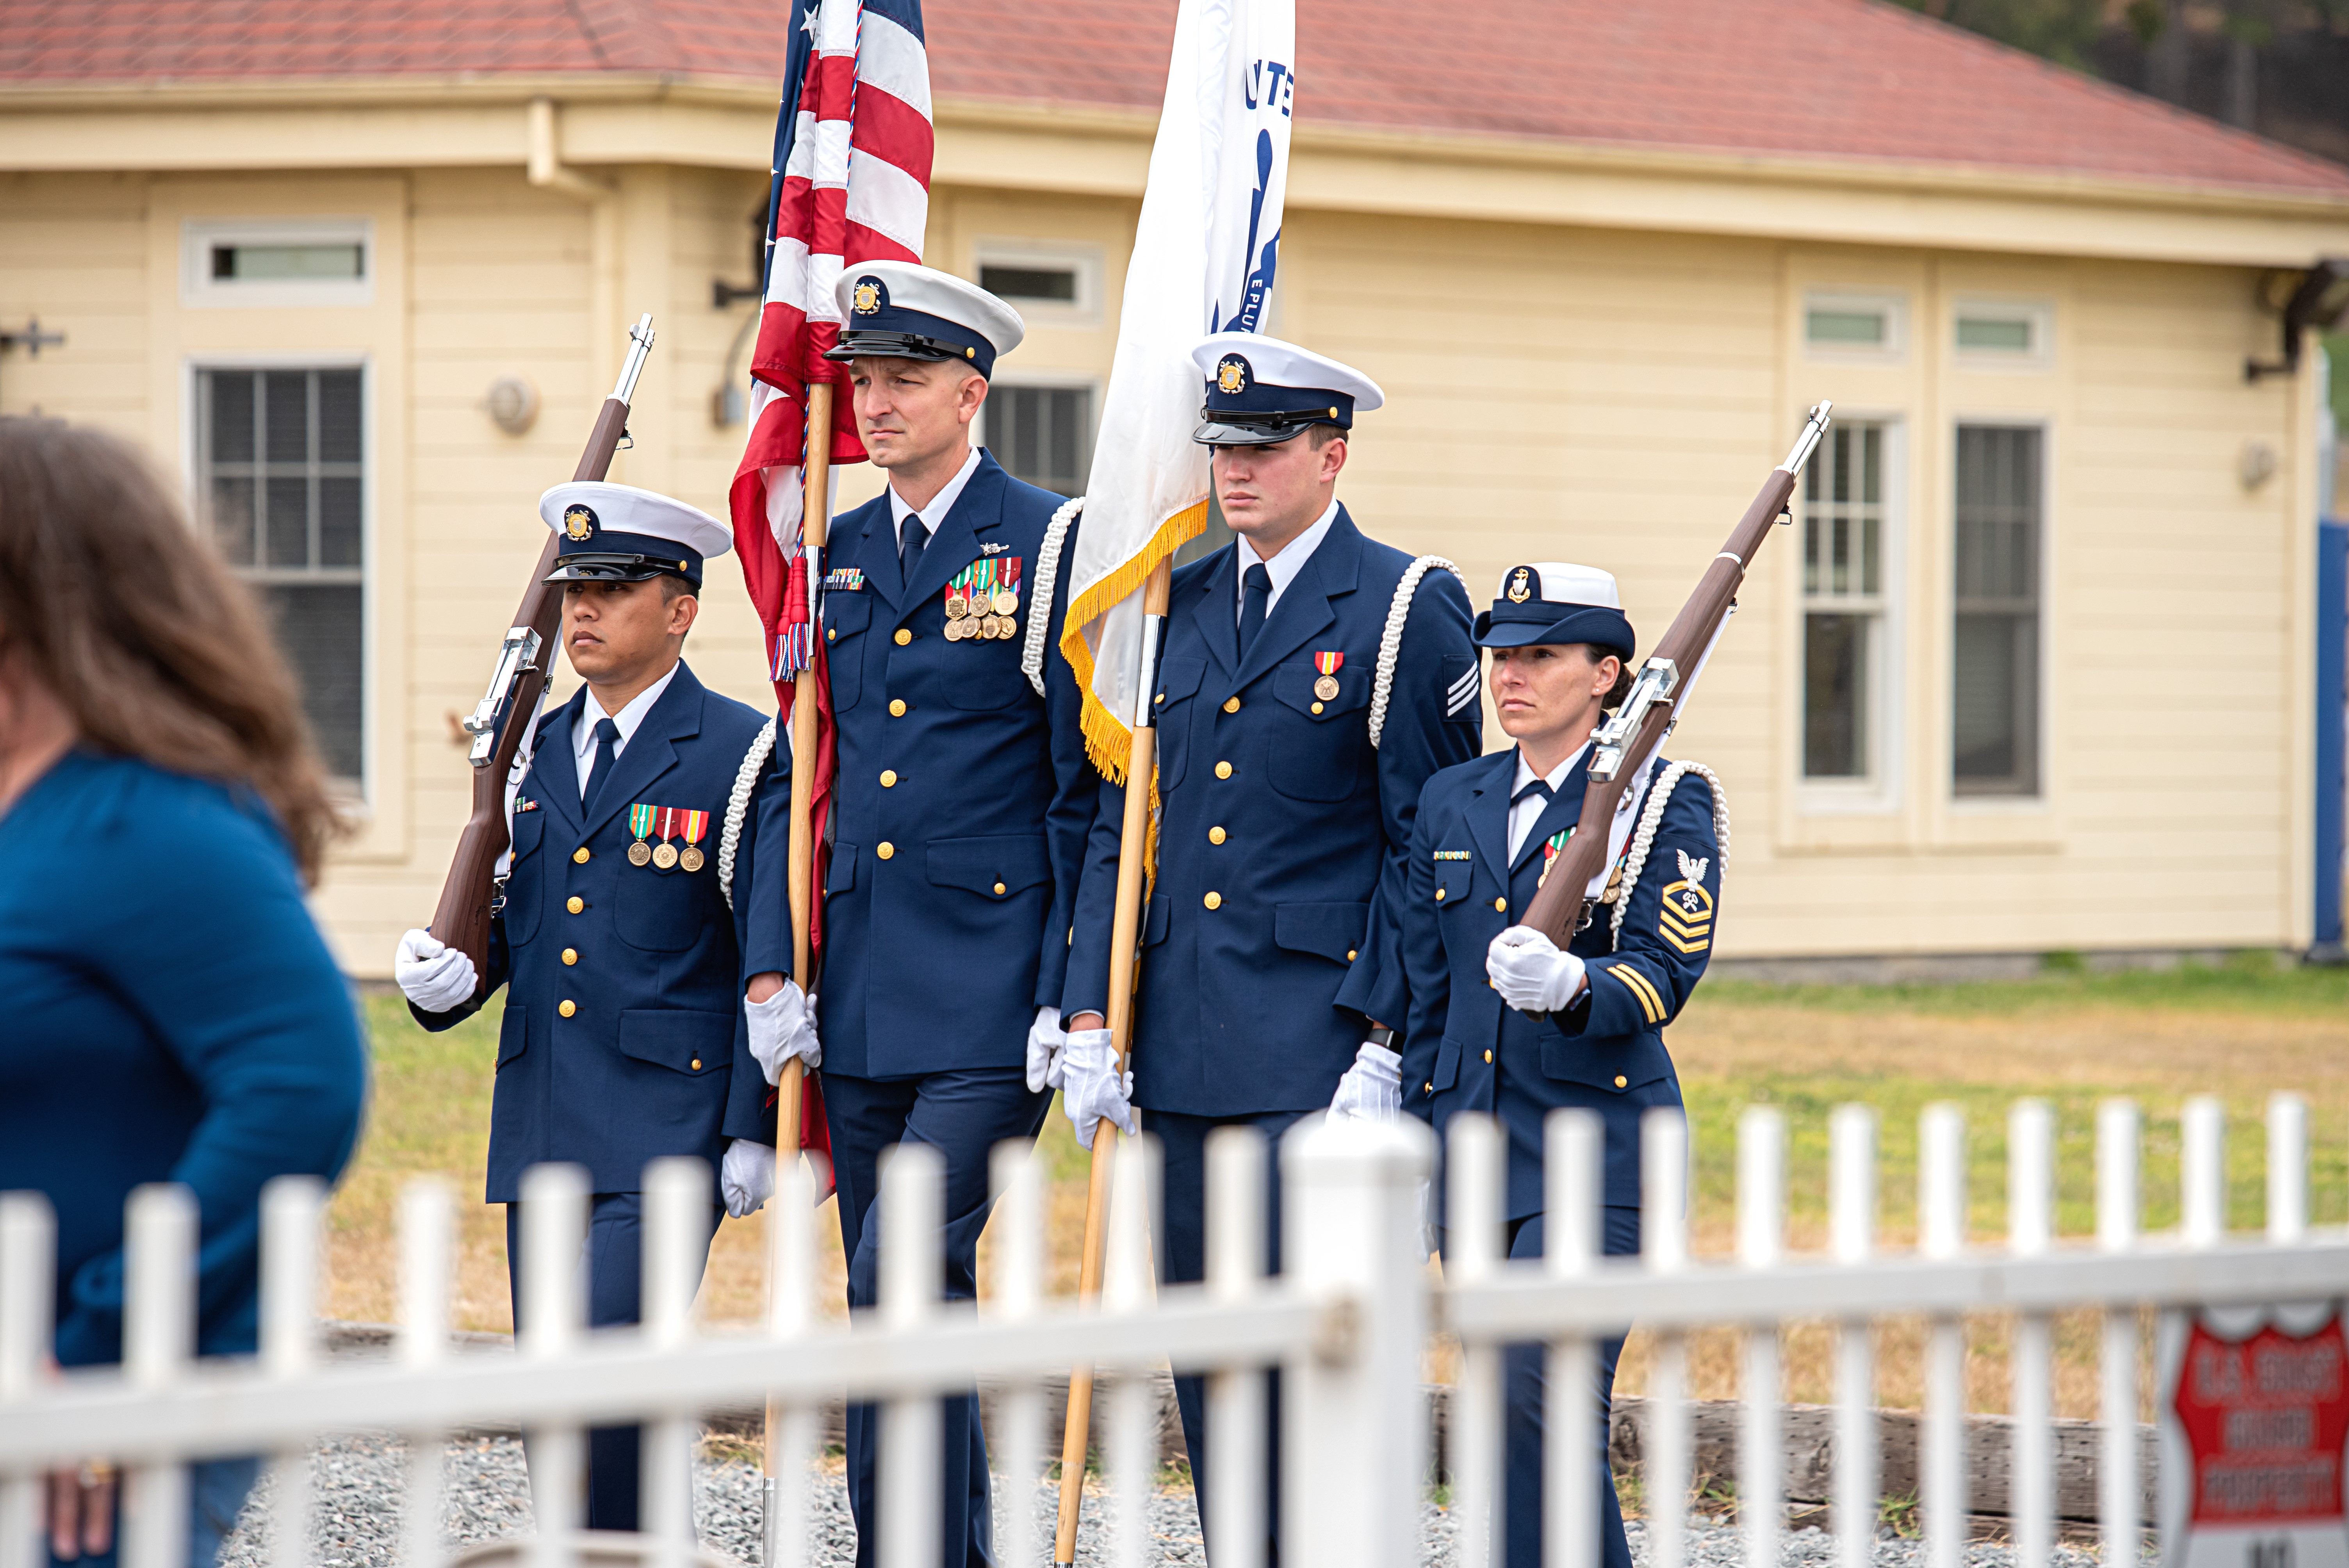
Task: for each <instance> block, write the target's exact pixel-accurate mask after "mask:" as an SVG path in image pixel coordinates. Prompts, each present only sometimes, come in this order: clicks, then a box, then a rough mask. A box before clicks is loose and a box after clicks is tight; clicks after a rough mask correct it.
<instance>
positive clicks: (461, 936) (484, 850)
mask: <svg viewBox="0 0 2349 1568" xmlns="http://www.w3.org/2000/svg"><path fill="white" fill-rule="evenodd" d="M628 338H629V347H628V355H627V359H626V363H625V364H623V365H622V366H621V369H620V379H619V382H618V384H617V385H616V386H615V387H613V388H612V395H611V396H610V397H606V398H605V399H604V406H603V407H602V408H600V409H598V410H597V411H596V414H595V428H594V429H592V430H590V431H589V432H588V435H587V447H586V449H585V451H583V452H581V453H580V454H579V466H578V467H577V468H575V469H573V470H572V472H571V477H572V478H573V479H574V480H600V479H602V478H603V477H604V476H605V473H607V472H608V471H610V469H611V467H612V454H613V453H614V452H616V451H617V450H618V449H619V446H620V439H621V438H622V437H623V436H625V435H626V433H627V428H628V405H629V402H630V401H631V399H633V398H634V397H636V377H638V376H640V375H642V374H643V373H644V368H645V356H647V355H648V354H650V353H651V352H652V346H653V318H652V316H651V315H650V314H649V313H648V314H647V315H643V316H641V317H639V318H638V319H637V321H636V325H635V326H634V327H631V328H630V329H629V331H628ZM555 552H556V536H555V535H554V533H553V532H552V531H550V532H549V533H548V534H547V536H546V544H545V547H544V548H543V549H542V550H541V551H540V552H538V564H537V565H536V566H534V567H533V568H532V569H531V573H530V582H529V583H528V584H527V585H526V586H525V587H524V588H523V594H522V603H520V604H518V605H516V606H515V608H514V614H513V620H512V623H510V628H511V629H510V630H508V632H507V633H506V636H505V641H504V643H503V644H502V645H501V647H500V649H499V655H498V664H497V668H496V669H495V670H494V671H493V672H492V674H491V676H490V689H489V691H488V692H487V693H486V694H485V695H484V696H482V698H481V706H480V707H476V708H475V709H474V710H473V717H471V718H469V719H467V720H465V728H466V730H467V731H468V732H469V733H470V734H471V736H472V737H473V747H472V751H471V757H470V760H471V763H472V765H473V809H472V814H471V816H470V817H468V818H467V819H466V820H465V830H464V831H463V832H462V833H460V835H459V836H458V839H457V852H456V854H455V855H454V856H452V857H451V858H450V862H449V880H448V881H447V882H443V883H441V884H440V908H438V909H437V910H435V911H434V912H433V914H432V924H431V926H430V930H431V933H432V934H433V935H434V936H436V937H439V938H440V940H441V941H442V942H445V943H447V944H449V945H450V946H451V947H454V948H456V949H458V950H459V951H460V952H462V953H463V954H465V956H467V957H468V958H471V960H472V961H473V975H474V983H473V995H475V996H479V995H481V990H482V987H484V986H486V985H488V984H489V978H490V916H491V914H492V911H493V909H494V907H495V903H496V900H497V893H498V889H497V867H498V857H499V856H500V855H502V854H504V853H505V852H506V847H507V846H508V845H509V844H510V843H512V832H511V829H510V828H509V825H508V823H507V821H506V774H507V773H508V772H509V771H510V770H511V769H512V767H513V760H514V757H515V755H516V754H517V753H518V752H520V751H521V749H522V743H523V738H524V736H525V733H526V732H527V731H528V729H529V728H530V723H531V718H532V717H533V715H534V714H536V713H537V711H538V699H539V696H540V694H541V693H543V691H545V689H546V680H547V676H548V674H549V673H550V672H551V671H552V670H553V669H554V644H555V636H556V633H557V631H558V630H559V626H558V623H559V622H560V621H561V620H562V617H563V589H562V585H561V584H560V583H549V582H548V581H546V574H547V573H550V572H552V571H554V558H555Z"/></svg>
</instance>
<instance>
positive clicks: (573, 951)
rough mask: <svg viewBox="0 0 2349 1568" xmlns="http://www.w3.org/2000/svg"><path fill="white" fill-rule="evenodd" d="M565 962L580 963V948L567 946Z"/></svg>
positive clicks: (564, 956) (564, 954) (564, 951)
mask: <svg viewBox="0 0 2349 1568" xmlns="http://www.w3.org/2000/svg"><path fill="white" fill-rule="evenodd" d="M563 962H564V963H565V964H576V963H578V962H579V949H577V948H575V947H566V948H564V950H563Z"/></svg>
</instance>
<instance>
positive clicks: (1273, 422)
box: [1191, 332, 1387, 447]
mask: <svg viewBox="0 0 2349 1568" xmlns="http://www.w3.org/2000/svg"><path fill="white" fill-rule="evenodd" d="M1191 363H1192V364H1194V365H1195V366H1198V367H1199V374H1200V375H1202V376H1204V377H1206V379H1207V397H1206V404H1205V405H1204V406H1202V407H1201V408H1200V409H1199V419H1200V424H1199V428H1197V429H1196V430H1194V431H1193V432H1191V438H1192V439H1193V440H1195V441H1197V442H1198V443H1200V444H1201V445H1202V446H1208V447H1275V446H1278V445H1279V444H1280V443H1281V442H1283V441H1286V440H1288V439H1289V438H1291V437H1293V436H1296V435H1299V434H1300V433H1301V432H1303V431H1304V429H1305V428H1306V427H1308V426H1309V425H1335V426H1337V427H1338V428H1340V429H1341V430H1350V429H1351V428H1353V425H1354V416H1355V415H1356V414H1358V413H1361V414H1367V413H1369V412H1370V411H1371V409H1373V408H1376V407H1379V406H1381V404H1383V403H1384V402H1385V401H1386V400H1387V397H1386V394H1385V393H1383V392H1381V391H1380V390H1379V384H1378V383H1377V382H1375V381H1373V380H1371V378H1370V377H1367V376H1365V375H1363V374H1362V373H1361V371H1359V370H1357V369H1355V368H1354V367H1353V366H1350V365H1340V364H1339V363H1338V362H1337V361H1336V360H1334V359H1331V358H1330V357H1328V356H1325V355H1319V354H1316V353H1314V352H1313V351H1312V350H1311V349H1309V348H1299V347H1298V346H1297V345H1295V344H1293V343H1283V342H1282V341H1281V340H1280V339H1279V338H1277V337H1266V336H1264V335H1261V334H1259V333H1254V332H1218V333H1216V334H1213V335H1210V336H1208V337H1207V338H1206V339H1205V340H1204V341H1202V342H1201V343H1200V345H1199V346H1197V347H1196V348H1194V349H1193V350H1191Z"/></svg>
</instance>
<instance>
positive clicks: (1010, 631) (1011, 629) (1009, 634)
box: [1000, 615, 1019, 642]
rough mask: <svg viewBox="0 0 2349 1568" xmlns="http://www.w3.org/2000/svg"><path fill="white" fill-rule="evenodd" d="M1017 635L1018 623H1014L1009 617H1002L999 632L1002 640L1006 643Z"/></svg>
mask: <svg viewBox="0 0 2349 1568" xmlns="http://www.w3.org/2000/svg"><path fill="white" fill-rule="evenodd" d="M1000 635H1001V636H1002V638H1003V640H1004V641H1006V642H1009V641H1010V640H1011V639H1012V638H1014V637H1016V636H1018V635H1019V622H1017V621H1015V620H1013V619H1012V618H1011V617H1010V616H1009V615H1006V616H1004V617H1003V631H1002V632H1001V634H1000Z"/></svg>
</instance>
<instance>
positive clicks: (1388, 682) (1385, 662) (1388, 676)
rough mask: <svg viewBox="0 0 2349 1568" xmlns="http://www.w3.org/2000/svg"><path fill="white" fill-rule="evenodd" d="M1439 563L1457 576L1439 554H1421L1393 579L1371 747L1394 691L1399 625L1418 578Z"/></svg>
mask: <svg viewBox="0 0 2349 1568" xmlns="http://www.w3.org/2000/svg"><path fill="white" fill-rule="evenodd" d="M1438 566H1441V567H1442V568H1444V570H1445V571H1446V572H1449V573H1452V575H1454V577H1460V568H1458V567H1457V566H1454V565H1453V564H1452V562H1449V561H1446V560H1444V557H1442V556H1441V555H1423V556H1421V557H1420V558H1419V559H1418V560H1416V561H1414V562H1412V563H1411V564H1410V565H1409V566H1406V567H1404V568H1403V570H1402V580H1401V581H1399V582H1397V583H1395V591H1394V598H1393V599H1392V601H1390V602H1389V603H1388V604H1387V624H1386V630H1385V631H1384V632H1383V633H1381V634H1380V636H1379V673H1378V678H1377V679H1376V680H1374V681H1372V682H1371V749H1372V750H1374V751H1375V750H1377V749H1378V744H1379V736H1380V733H1381V731H1383V730H1384V729H1385V728H1386V727H1387V698H1388V696H1391V695H1392V693H1393V691H1394V673H1395V660H1396V659H1397V658H1398V657H1399V656H1400V655H1402V627H1403V623H1404V622H1405V621H1408V620H1410V619H1411V601H1412V596H1413V594H1415V593H1418V592H1419V580H1420V579H1421V578H1423V577H1424V576H1426V575H1427V573H1428V572H1429V571H1430V570H1431V569H1432V568H1434V567H1438ZM1460 586H1461V587H1462V588H1463V589H1465V588H1466V587H1467V586H1468V579H1466V578H1465V577H1460Z"/></svg>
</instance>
